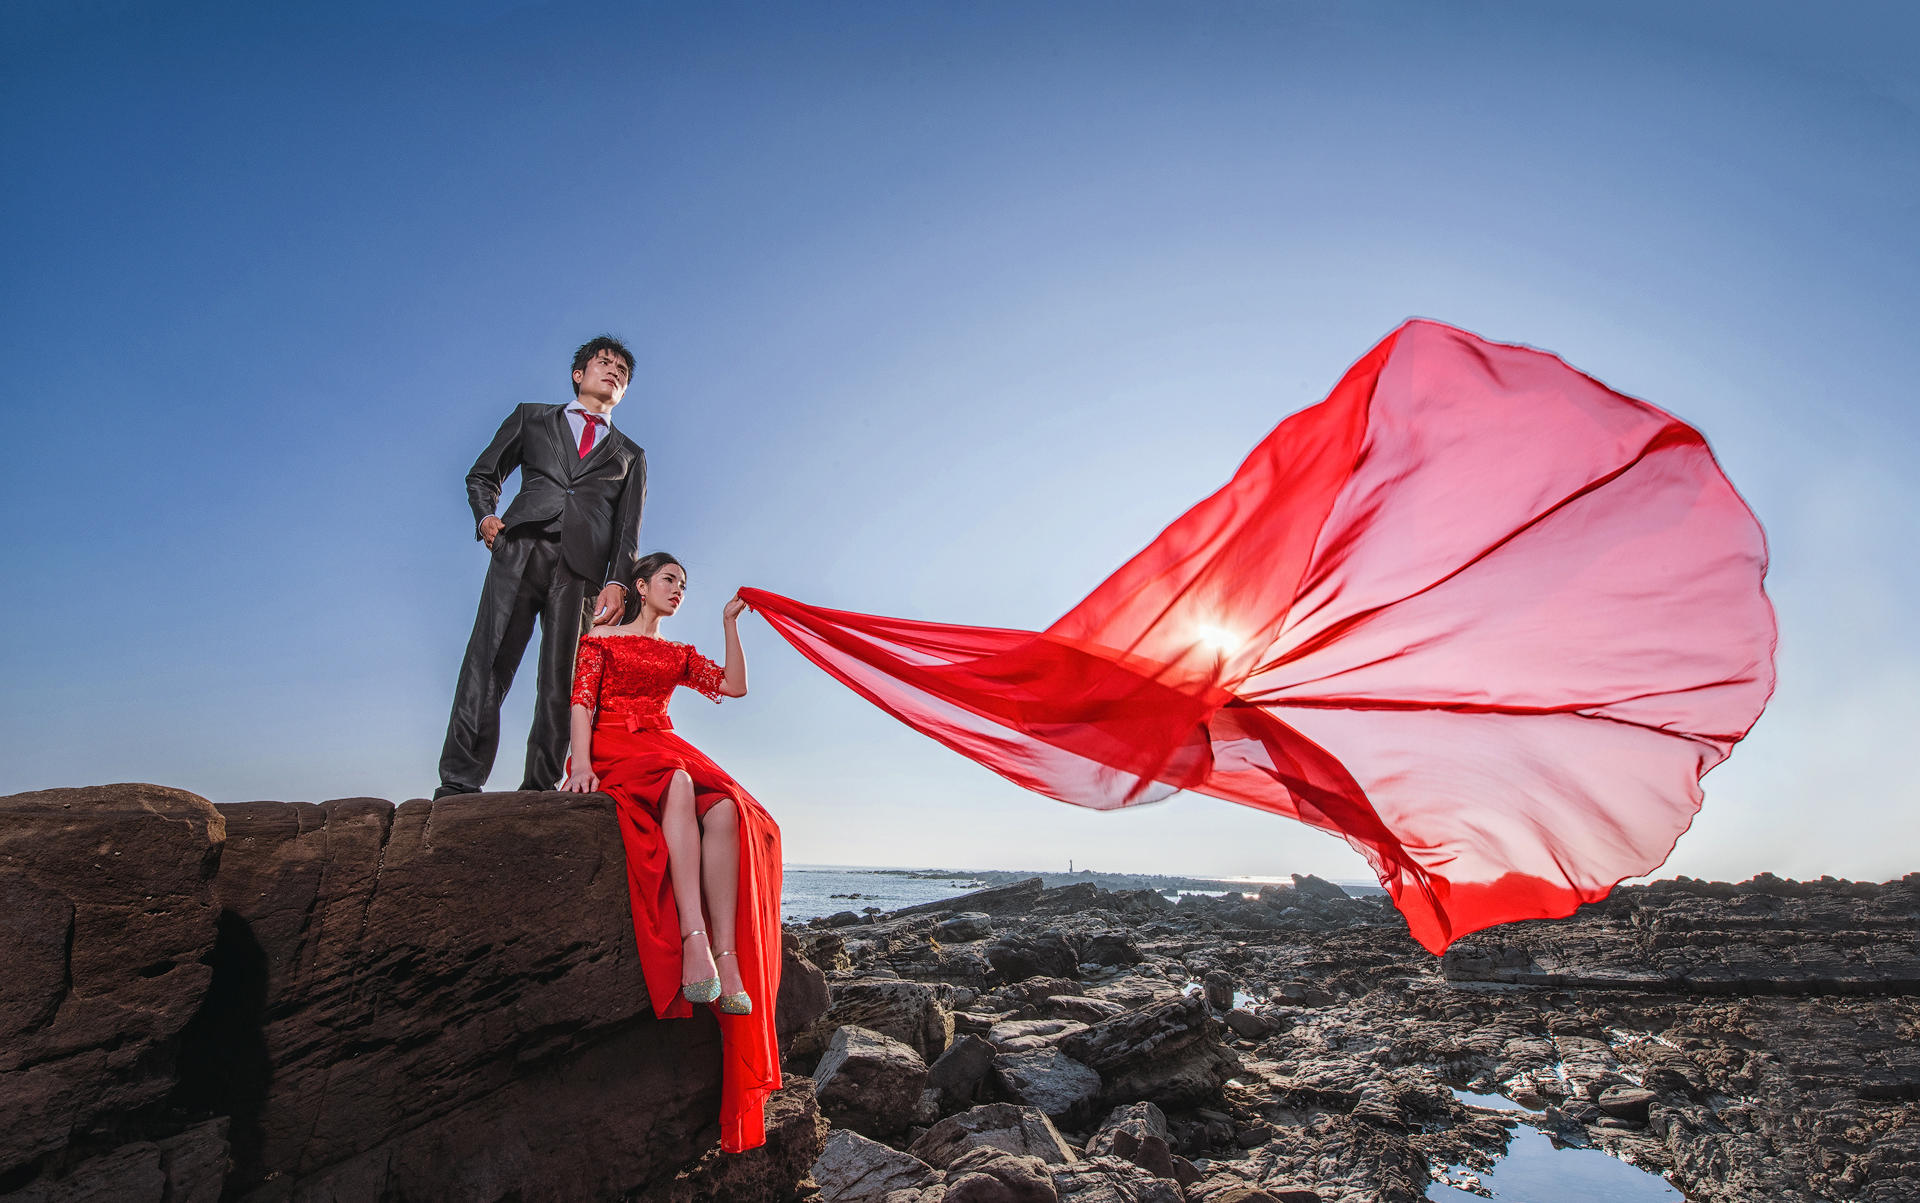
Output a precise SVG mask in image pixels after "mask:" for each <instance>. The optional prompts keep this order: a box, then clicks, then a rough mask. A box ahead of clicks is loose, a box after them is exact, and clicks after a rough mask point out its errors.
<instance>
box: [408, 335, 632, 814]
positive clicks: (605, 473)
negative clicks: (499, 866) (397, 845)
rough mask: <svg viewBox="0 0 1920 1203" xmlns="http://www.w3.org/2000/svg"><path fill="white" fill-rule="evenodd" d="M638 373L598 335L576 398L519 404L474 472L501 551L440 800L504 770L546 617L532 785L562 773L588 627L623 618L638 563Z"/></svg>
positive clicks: (480, 525)
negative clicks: (530, 655)
mask: <svg viewBox="0 0 1920 1203" xmlns="http://www.w3.org/2000/svg"><path fill="white" fill-rule="evenodd" d="M632 377H633V353H632V352H630V351H628V350H627V349H626V347H624V346H622V345H621V344H620V341H619V340H618V339H615V338H609V337H605V336H603V337H600V338H596V339H594V340H593V341H591V342H589V343H587V344H586V345H585V346H583V347H581V348H580V350H579V351H577V352H575V354H574V357H573V394H574V401H573V402H572V403H571V404H568V405H540V404H529V405H522V406H520V407H519V408H517V409H515V410H514V411H513V413H512V415H511V416H509V417H508V418H507V420H506V421H505V422H502V423H501V424H500V431H499V433H498V434H496V435H494V436H493V442H491V443H489V444H488V445H487V449H486V450H485V451H482V452H481V453H480V458H479V459H478V460H476V461H474V465H473V471H471V472H469V473H467V500H468V501H469V502H470V503H471V504H472V506H473V520H474V533H475V537H477V538H478V539H479V540H480V541H481V542H483V543H485V544H486V545H487V550H489V551H490V552H492V553H493V560H492V562H491V563H489V564H488V565H487V581H486V584H485V585H484V586H483V587H482V588H481V591H480V612H479V614H478V616H476V617H475V618H474V620H473V635H472V637H471V638H469V639H468V640H467V655H466V658H465V659H464V660H462V661H461V662H460V681H459V684H457V685H456V686H454V691H453V716H452V717H451V718H450V719H448V720H447V742H446V746H445V747H444V748H443V749H442V750H441V753H440V788H439V789H437V790H435V791H434V795H433V796H434V797H436V798H443V797H446V796H447V795H448V794H469V793H474V792H476V791H478V790H479V789H480V787H481V786H483V785H485V784H486V781H487V775H488V774H489V773H491V772H492V771H493V757H494V753H495V752H496V751H497V750H498V749H499V746H500V702H501V699H502V698H504V697H505V696H506V693H507V687H508V686H509V685H511V684H513V674H514V670H515V669H517V668H518V667H519V666H520V657H521V654H522V653H523V652H525V651H526V648H527V639H528V638H529V637H530V636H531V635H532V634H533V620H534V618H535V617H536V616H538V617H539V619H540V680H539V688H538V692H537V694H536V695H535V698H534V706H533V730H532V731H531V732H530V733H529V734H528V736H527V769H526V774H525V776H524V777H523V778H522V779H521V782H520V788H521V789H553V788H554V787H555V785H557V784H558V783H559V781H560V778H561V777H562V776H563V775H564V774H563V773H562V771H561V766H562V765H563V764H564V762H565V760H566V754H567V717H568V710H567V707H568V698H569V695H570V694H571V693H572V691H573V663H574V656H575V653H576V651H577V649H578V648H579V646H580V636H581V634H582V633H583V632H584V631H585V630H586V628H587V627H588V626H589V625H590V624H591V622H592V621H596V620H599V619H608V620H617V619H618V618H619V617H620V615H621V613H622V611H623V610H624V609H625V606H626V595H627V590H628V589H629V588H630V587H631V585H632V584H633V578H634V572H635V571H636V566H637V565H638V563H639V560H640V551H639V539H640V511H641V509H642V508H643V507H644V506H645V505H646V501H647V457H646V453H645V452H643V451H641V450H640V448H639V446H638V445H636V444H635V443H634V442H633V440H631V439H629V438H627V436H625V435H623V434H621V433H620V432H619V431H617V430H615V429H614V428H613V425H612V412H613V407H614V406H615V405H618V404H619V403H620V398H621V397H622V396H624V395H625V394H626V391H627V383H628V381H629V380H631V379H632ZM515 468H518V469H520V492H519V495H518V496H516V497H515V498H514V499H513V504H512V505H510V506H508V507H507V512H506V515H505V516H504V517H495V516H494V512H493V511H494V506H495V505H496V504H497V503H498V502H499V500H500V486H501V484H502V483H503V482H504V481H505V480H506V478H507V476H508V475H510V474H511V473H512V472H513V470H514V469H515Z"/></svg>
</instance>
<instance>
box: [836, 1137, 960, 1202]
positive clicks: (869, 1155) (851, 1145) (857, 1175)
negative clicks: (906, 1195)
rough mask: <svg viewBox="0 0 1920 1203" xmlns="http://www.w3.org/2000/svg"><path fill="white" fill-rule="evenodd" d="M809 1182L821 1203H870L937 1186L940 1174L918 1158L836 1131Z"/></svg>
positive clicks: (877, 1142)
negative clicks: (815, 1184)
mask: <svg viewBox="0 0 1920 1203" xmlns="http://www.w3.org/2000/svg"><path fill="white" fill-rule="evenodd" d="M813 1180H814V1182H816V1183H817V1184H818V1185H819V1187H820V1199H821V1201H822V1203H872V1201H875V1200H880V1199H884V1198H886V1196H887V1195H888V1194H889V1193H891V1192H893V1191H897V1190H916V1189H918V1188H920V1187H923V1186H928V1185H932V1184H934V1183H937V1182H939V1181H940V1180H941V1175H940V1172H939V1171H938V1170H935V1169H934V1168H933V1167H932V1166H930V1165H928V1164H927V1163H926V1162H924V1161H922V1160H920V1159H919V1158H918V1157H915V1156H913V1155H911V1154H909V1153H902V1152H901V1151H900V1150H898V1149H892V1148H888V1147H887V1146H886V1145H883V1144H881V1143H880V1142H879V1141H877V1140H870V1139H868V1138H867V1137H865V1136H862V1135H860V1134H859V1133H858V1132H851V1131H848V1130H846V1129H844V1128H838V1129H835V1130H834V1131H833V1132H832V1133H830V1134H829V1135H828V1137H827V1139H826V1143H825V1145H824V1146H823V1148H822V1149H821V1152H820V1157H819V1159H818V1160H817V1161H815V1162H814V1165H813Z"/></svg>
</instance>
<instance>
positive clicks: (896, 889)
mask: <svg viewBox="0 0 1920 1203" xmlns="http://www.w3.org/2000/svg"><path fill="white" fill-rule="evenodd" d="M785 872H786V876H785V882H784V885H785V888H784V889H782V890H781V892H780V917H781V918H782V919H784V920H786V921H787V922H788V923H803V922H805V921H806V920H808V919H813V918H816V917H818V916H820V915H832V914H837V913H839V912H840V911H863V910H865V909H866V908H867V907H870V906H871V907H878V908H879V909H881V910H883V911H893V910H898V909H900V908H901V907H903V906H914V905H916V904H918V903H922V902H938V901H939V900H940V899H942V898H951V897H953V896H954V895H955V894H965V893H968V892H970V891H972V890H978V889H982V888H984V887H985V885H986V883H985V882H982V881H978V880H976V879H974V878H971V877H968V876H967V875H966V874H964V873H958V874H950V875H940V876H924V875H925V874H928V873H929V872H931V871H930V870H927V869H876V868H870V867H858V866H848V865H788V866H786V871H785ZM849 895H858V897H850V896H849Z"/></svg>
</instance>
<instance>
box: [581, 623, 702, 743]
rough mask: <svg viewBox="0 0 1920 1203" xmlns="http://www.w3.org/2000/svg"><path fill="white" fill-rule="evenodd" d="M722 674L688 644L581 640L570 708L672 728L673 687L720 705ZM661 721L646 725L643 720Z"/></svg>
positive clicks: (644, 638) (647, 638) (632, 638)
mask: <svg viewBox="0 0 1920 1203" xmlns="http://www.w3.org/2000/svg"><path fill="white" fill-rule="evenodd" d="M725 681H726V670H724V669H722V668H721V667H720V666H719V665H718V664H715V663H714V662H713V661H711V660H709V659H707V658H706V657H705V656H702V655H701V654H700V653H699V652H696V651H694V650H693V646H692V645H691V644H686V643H674V642H673V641H671V640H668V639H656V638H654V637H653V636H651V635H598V636H589V637H587V638H585V639H582V640H581V641H580V659H579V660H578V662H577V664H576V667H575V668H574V672H573V704H574V705H576V706H586V707H589V708H590V709H593V710H596V711H598V712H599V714H600V716H601V717H612V716H619V717H621V718H625V719H627V720H629V721H630V722H631V721H633V720H642V725H649V726H651V725H658V726H670V725H671V724H669V723H666V722H665V721H664V720H665V719H666V715H667V699H668V698H670V697H672V696H673V690H674V687H675V686H678V685H685V686H686V687H687V688H689V689H693V690H697V691H699V692H700V693H703V694H705V695H706V696H708V697H710V698H712V699H713V700H714V701H716V702H717V701H719V700H720V699H721V698H722V697H724V696H725V695H724V694H722V693H721V692H720V686H721V685H722V684H723V683H724V682H725ZM649 719H652V720H661V721H658V722H656V723H646V722H644V720H649Z"/></svg>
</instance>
